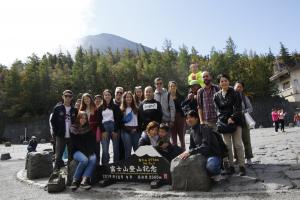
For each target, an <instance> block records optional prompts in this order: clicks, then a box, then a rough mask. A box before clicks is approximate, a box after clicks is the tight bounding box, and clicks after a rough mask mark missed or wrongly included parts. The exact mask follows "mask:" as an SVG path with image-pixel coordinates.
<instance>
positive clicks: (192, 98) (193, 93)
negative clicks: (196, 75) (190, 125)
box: [181, 80, 201, 115]
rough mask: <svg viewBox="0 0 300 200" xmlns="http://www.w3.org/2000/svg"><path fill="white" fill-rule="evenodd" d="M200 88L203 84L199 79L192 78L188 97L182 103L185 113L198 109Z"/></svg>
mask: <svg viewBox="0 0 300 200" xmlns="http://www.w3.org/2000/svg"><path fill="white" fill-rule="evenodd" d="M200 88H201V86H200V84H199V82H198V81H197V80H192V81H191V82H190V83H189V94H188V96H187V98H186V99H185V100H184V101H183V102H182V103H181V107H182V110H183V113H184V115H186V114H187V113H188V112H189V111H191V110H194V111H198V108H197V107H198V106H197V92H198V90H199V89H200Z"/></svg>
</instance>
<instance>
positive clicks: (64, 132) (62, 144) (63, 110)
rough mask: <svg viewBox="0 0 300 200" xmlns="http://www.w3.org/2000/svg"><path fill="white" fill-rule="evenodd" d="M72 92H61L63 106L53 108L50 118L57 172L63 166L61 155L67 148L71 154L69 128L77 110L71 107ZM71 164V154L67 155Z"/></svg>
mask: <svg viewBox="0 0 300 200" xmlns="http://www.w3.org/2000/svg"><path fill="white" fill-rule="evenodd" d="M72 98H73V92H72V91H71V90H65V91H64V92H63V96H62V99H63V104H61V105H57V106H55V108H54V110H53V115H52V117H51V125H52V129H53V136H54V137H55V140H56V145H55V153H56V154H55V164H54V170H55V171H59V170H60V168H61V167H63V166H64V162H63V161H62V155H63V153H64V150H65V148H66V146H67V148H68V152H71V141H70V126H71V124H73V123H74V122H75V119H76V115H77V110H76V109H75V108H74V107H73V106H72V105H71V101H72ZM69 162H71V154H70V153H69V154H68V163H69Z"/></svg>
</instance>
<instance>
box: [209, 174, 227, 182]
mask: <svg viewBox="0 0 300 200" xmlns="http://www.w3.org/2000/svg"><path fill="white" fill-rule="evenodd" d="M210 178H211V179H212V180H213V181H214V182H216V183H219V182H220V181H222V180H225V179H226V178H225V177H224V176H222V175H221V174H218V175H215V176H212V177H210Z"/></svg>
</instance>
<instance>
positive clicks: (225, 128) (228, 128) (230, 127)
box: [217, 121, 236, 134]
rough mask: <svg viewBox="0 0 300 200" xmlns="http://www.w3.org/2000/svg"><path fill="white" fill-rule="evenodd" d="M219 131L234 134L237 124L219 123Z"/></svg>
mask: <svg viewBox="0 0 300 200" xmlns="http://www.w3.org/2000/svg"><path fill="white" fill-rule="evenodd" d="M217 131H218V132H219V133H223V134H224V133H233V132H235V131H236V124H227V123H224V122H221V121H218V122H217Z"/></svg>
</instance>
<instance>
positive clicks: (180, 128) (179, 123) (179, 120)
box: [168, 81, 185, 150]
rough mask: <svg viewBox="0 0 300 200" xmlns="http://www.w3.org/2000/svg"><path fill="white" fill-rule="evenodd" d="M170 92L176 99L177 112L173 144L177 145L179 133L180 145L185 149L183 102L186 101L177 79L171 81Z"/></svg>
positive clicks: (174, 99) (173, 130)
mask: <svg viewBox="0 0 300 200" xmlns="http://www.w3.org/2000/svg"><path fill="white" fill-rule="evenodd" d="M168 88H169V93H170V96H171V98H172V99H173V101H174V104H175V109H176V114H175V122H174V127H173V129H172V144H173V145H177V135H178V137H179V141H180V147H181V148H182V149H183V150H185V140H184V134H185V132H184V121H185V120H184V113H183V111H182V107H181V104H182V102H183V101H184V97H183V96H182V95H180V94H179V92H178V90H177V83H176V82H175V81H170V82H169V87H168Z"/></svg>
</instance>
